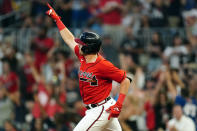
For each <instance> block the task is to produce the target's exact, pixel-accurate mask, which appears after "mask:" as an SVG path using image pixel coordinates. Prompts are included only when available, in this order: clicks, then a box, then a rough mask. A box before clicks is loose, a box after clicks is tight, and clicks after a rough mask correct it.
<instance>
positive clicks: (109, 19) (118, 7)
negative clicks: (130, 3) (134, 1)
mask: <svg viewBox="0 0 197 131" xmlns="http://www.w3.org/2000/svg"><path fill="white" fill-rule="evenodd" d="M99 7H100V15H99V17H100V18H101V21H102V23H103V31H104V32H105V33H106V34H108V35H110V37H111V38H112V40H113V43H114V45H115V46H116V47H119V44H120V42H121V39H122V38H123V35H122V34H124V33H123V27H122V25H121V24H122V13H123V12H125V9H126V7H125V6H124V5H123V3H122V0H99Z"/></svg>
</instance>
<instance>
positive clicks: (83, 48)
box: [81, 46, 89, 54]
mask: <svg viewBox="0 0 197 131" xmlns="http://www.w3.org/2000/svg"><path fill="white" fill-rule="evenodd" d="M81 50H82V52H83V53H84V54H87V53H88V52H89V50H88V48H87V46H82V47H81Z"/></svg>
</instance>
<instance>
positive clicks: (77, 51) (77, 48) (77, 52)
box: [74, 45, 79, 58]
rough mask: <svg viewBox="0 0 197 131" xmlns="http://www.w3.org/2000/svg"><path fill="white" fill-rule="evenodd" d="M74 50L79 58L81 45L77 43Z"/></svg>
mask: <svg viewBox="0 0 197 131" xmlns="http://www.w3.org/2000/svg"><path fill="white" fill-rule="evenodd" d="M74 50H75V55H76V56H77V57H78V58H79V46H78V45H76V46H75V48H74Z"/></svg>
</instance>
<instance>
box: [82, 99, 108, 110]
mask: <svg viewBox="0 0 197 131" xmlns="http://www.w3.org/2000/svg"><path fill="white" fill-rule="evenodd" d="M110 99H111V97H110V96H109V97H107V98H105V100H103V101H101V102H99V103H96V104H88V105H86V108H87V109H88V110H89V109H91V108H94V107H97V106H100V105H103V104H105V103H106V102H107V101H109V100H110Z"/></svg>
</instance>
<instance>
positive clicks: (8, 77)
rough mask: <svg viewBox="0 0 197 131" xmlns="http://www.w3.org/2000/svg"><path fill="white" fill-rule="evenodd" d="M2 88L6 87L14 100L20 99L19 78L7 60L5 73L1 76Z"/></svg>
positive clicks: (4, 66) (4, 67) (4, 68)
mask: <svg viewBox="0 0 197 131" xmlns="http://www.w3.org/2000/svg"><path fill="white" fill-rule="evenodd" d="M0 85H2V86H1V87H0V88H5V89H6V90H7V91H8V95H9V97H10V99H11V100H12V101H19V78H18V76H17V74H16V73H15V72H12V71H11V69H10V65H9V63H8V62H7V61H4V62H3V74H2V76H0Z"/></svg>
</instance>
